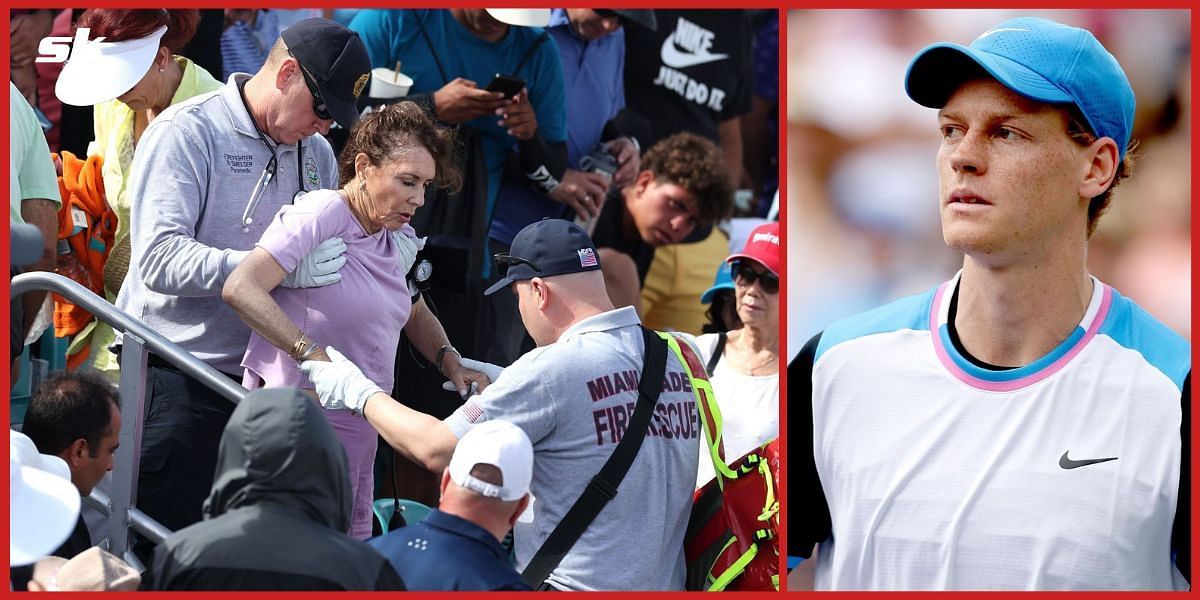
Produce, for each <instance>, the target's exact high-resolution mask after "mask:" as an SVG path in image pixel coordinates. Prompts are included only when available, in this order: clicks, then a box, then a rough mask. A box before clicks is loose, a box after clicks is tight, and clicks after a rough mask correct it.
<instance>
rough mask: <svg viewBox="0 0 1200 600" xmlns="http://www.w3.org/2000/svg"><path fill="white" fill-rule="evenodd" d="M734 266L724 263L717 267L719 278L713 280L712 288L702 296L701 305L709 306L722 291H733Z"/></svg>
mask: <svg viewBox="0 0 1200 600" xmlns="http://www.w3.org/2000/svg"><path fill="white" fill-rule="evenodd" d="M732 271H733V265H732V263H729V262H722V263H721V266H719V267H717V276H716V277H714V278H713V284H712V287H710V288H708V289H707V290H705V291H704V293H703V294H701V295H700V304H708V303H710V302H712V299H713V296H715V295H717V292H719V291H721V290H732V289H733V272H732Z"/></svg>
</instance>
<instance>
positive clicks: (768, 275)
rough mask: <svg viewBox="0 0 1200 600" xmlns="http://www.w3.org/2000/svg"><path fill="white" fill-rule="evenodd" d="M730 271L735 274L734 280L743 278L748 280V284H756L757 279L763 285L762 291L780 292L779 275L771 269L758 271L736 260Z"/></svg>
mask: <svg viewBox="0 0 1200 600" xmlns="http://www.w3.org/2000/svg"><path fill="white" fill-rule="evenodd" d="M730 272H731V273H732V274H733V278H734V280H737V279H741V280H742V281H744V282H746V285H747V286H751V285H754V282H755V280H757V281H758V284H759V285H760V286H762V291H764V292H766V293H768V294H778V293H779V276H778V275H776V274H774V273H772V272H770V271H756V270H754V267H751V266H750V265H748V264H746V263H744V262H741V261H736V262H734V263H733V264H732V265H730Z"/></svg>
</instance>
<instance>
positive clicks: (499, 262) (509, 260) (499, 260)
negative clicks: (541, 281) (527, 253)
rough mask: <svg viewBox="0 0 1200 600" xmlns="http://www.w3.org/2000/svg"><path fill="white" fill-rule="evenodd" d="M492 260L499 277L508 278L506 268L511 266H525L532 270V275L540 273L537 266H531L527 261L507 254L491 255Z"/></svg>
mask: <svg viewBox="0 0 1200 600" xmlns="http://www.w3.org/2000/svg"><path fill="white" fill-rule="evenodd" d="M492 260H493V261H494V262H495V263H496V272H497V273H499V274H500V276H501V277H508V268H509V267H511V266H513V265H526V266H528V267H529V268H530V269H533V272H534V273H541V272H542V268H541V267H539V266H537V265H535V264H533V262H531V261H528V260H526V259H524V258H521V257H519V256H511V255H508V254H504V253H500V254H496V255H493V256H492Z"/></svg>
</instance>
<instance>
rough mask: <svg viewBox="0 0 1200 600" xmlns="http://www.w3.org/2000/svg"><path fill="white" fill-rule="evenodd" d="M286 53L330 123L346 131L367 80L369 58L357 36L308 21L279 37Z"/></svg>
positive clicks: (325, 23)
mask: <svg viewBox="0 0 1200 600" xmlns="http://www.w3.org/2000/svg"><path fill="white" fill-rule="evenodd" d="M280 37H282V38H283V43H284V44H285V45H287V47H288V51H289V52H291V54H292V56H294V57H295V58H296V60H297V61H299V62H300V66H302V67H303V70H304V71H305V75H306V76H307V77H311V78H312V81H311V82H312V83H313V84H314V85H315V86H316V88H317V91H318V92H319V94H320V96H321V99H322V100H324V101H325V106H326V107H327V108H328V109H329V114H330V115H332V116H333V120H334V121H337V124H338V125H341V126H342V127H343V128H345V129H350V127H352V126H353V125H354V122H355V121H357V120H358V97H359V96H360V95H362V93H363V90H364V89H365V88H366V86H367V82H368V81H370V80H371V57H370V56H368V55H367V47H366V46H364V45H363V42H362V40H361V39H360V38H359V37H358V34H357V33H355V32H353V31H351V30H349V29H347V28H345V27H343V26H342V25H340V24H338V23H336V22H334V21H330V20H329V19H322V18H320V17H312V18H309V19H304V20H302V21H297V22H296V24H294V25H292V26H291V27H288V28H287V29H285V30H283V33H281V34H280Z"/></svg>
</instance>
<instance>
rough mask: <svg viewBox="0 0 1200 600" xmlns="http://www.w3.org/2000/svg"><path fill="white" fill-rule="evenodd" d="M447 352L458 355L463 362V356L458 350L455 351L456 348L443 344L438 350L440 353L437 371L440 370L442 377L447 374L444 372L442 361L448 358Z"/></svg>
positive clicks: (438, 354)
mask: <svg viewBox="0 0 1200 600" xmlns="http://www.w3.org/2000/svg"><path fill="white" fill-rule="evenodd" d="M447 352H453V353H455V354H458V358H459V360H462V354H460V353H459V352H458V350H455V349H454V346H451V345H450V344H442V347H441V348H438V353H437V369H438V372H439V373H441V374H442V375H445V374H446V372H445V371H443V370H442V359H443V358H446V353H447Z"/></svg>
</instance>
